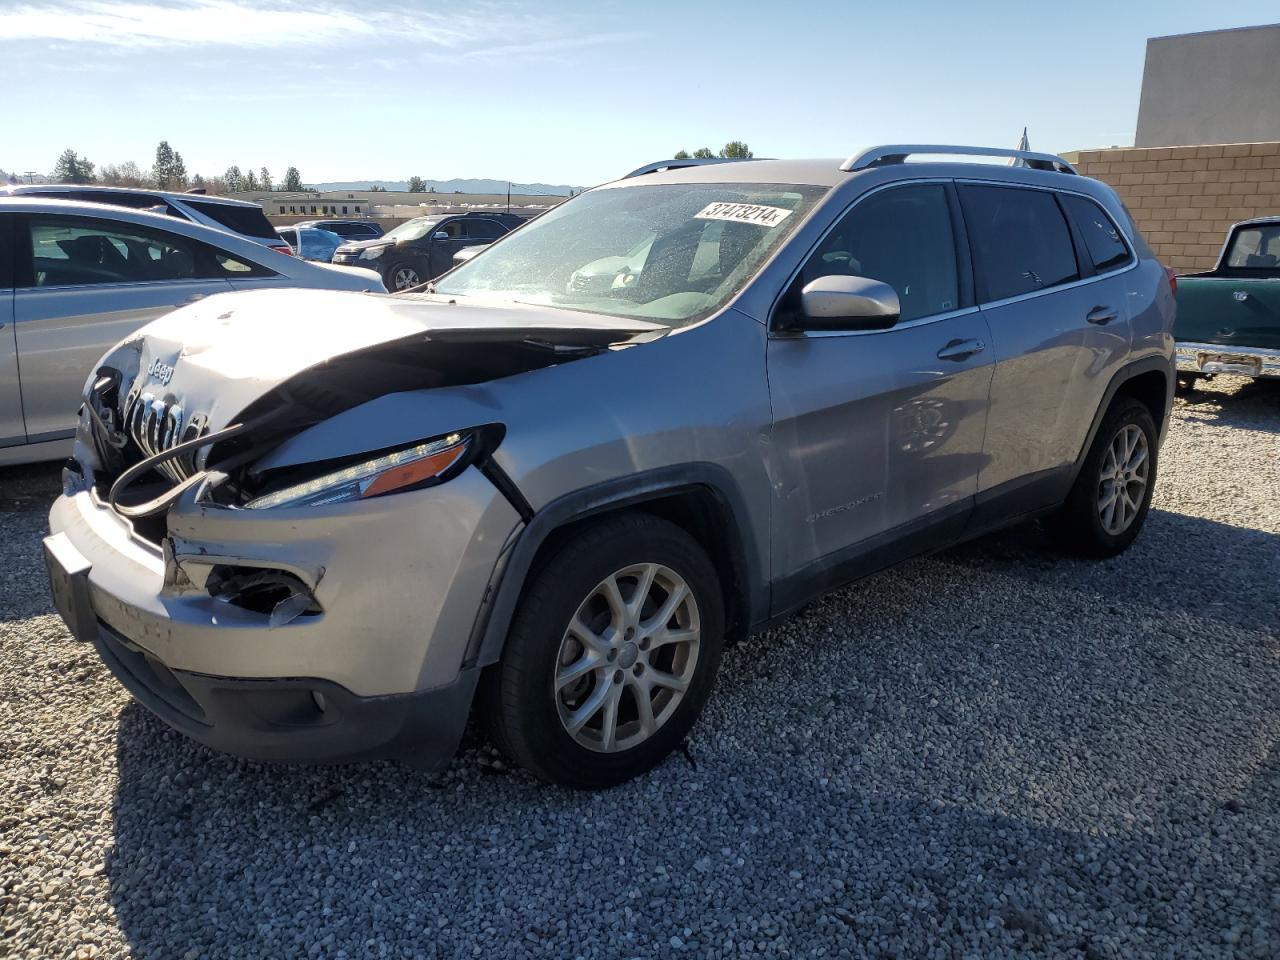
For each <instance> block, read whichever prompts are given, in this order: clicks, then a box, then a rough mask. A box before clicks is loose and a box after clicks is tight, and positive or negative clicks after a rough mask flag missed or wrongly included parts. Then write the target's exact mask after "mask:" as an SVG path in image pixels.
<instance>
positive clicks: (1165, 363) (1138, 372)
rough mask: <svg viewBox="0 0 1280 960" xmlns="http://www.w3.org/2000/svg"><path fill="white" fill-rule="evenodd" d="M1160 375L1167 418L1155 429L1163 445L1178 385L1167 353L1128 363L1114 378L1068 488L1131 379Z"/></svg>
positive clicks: (1085, 439)
mask: <svg viewBox="0 0 1280 960" xmlns="http://www.w3.org/2000/svg"><path fill="white" fill-rule="evenodd" d="M1153 372H1154V373H1161V374H1164V378H1165V402H1164V417H1163V418H1162V419H1161V421H1160V423H1158V424H1156V427H1157V428H1158V429H1159V431H1160V442H1161V443H1163V442H1164V437H1165V434H1166V432H1167V431H1168V428H1169V417H1170V415H1171V414H1172V412H1173V391H1174V387H1175V386H1176V383H1177V376H1176V371H1175V365H1174V362H1173V358H1172V357H1169V356H1165V355H1164V354H1156V355H1153V356H1148V357H1142V358H1140V359H1138V360H1134V361H1132V362H1130V363H1127V364H1125V365H1124V366H1123V367H1121V368H1120V369H1119V370H1117V371H1116V372H1115V374H1114V375H1113V376H1112V377H1111V381H1110V383H1108V384H1107V389H1106V392H1105V393H1104V394H1103V395H1102V402H1101V403H1100V404H1098V409H1097V410H1095V411H1094V414H1093V422H1092V423H1091V424H1089V432H1088V434H1086V435H1085V438H1084V445H1083V446H1082V447H1081V448H1080V453H1079V454H1078V455H1077V456H1076V462H1075V465H1074V466H1073V467H1072V468H1071V484H1068V485H1067V489H1070V488H1071V485H1072V484H1074V483H1075V482H1076V478H1077V477H1079V475H1080V471H1081V469H1082V468H1083V467H1084V461H1085V458H1086V457H1087V456H1089V450H1090V448H1091V447H1092V446H1093V441H1094V438H1095V437H1096V436H1097V435H1098V428H1099V427H1101V426H1102V418H1103V417H1105V416H1106V415H1107V411H1108V410H1110V409H1111V403H1112V401H1113V400H1115V398H1116V394H1117V393H1119V392H1120V388H1121V387H1123V386H1124V385H1125V384H1126V383H1128V382H1129V381H1130V380H1133V379H1134V378H1135V377H1140V376H1142V375H1143V374H1144V373H1153Z"/></svg>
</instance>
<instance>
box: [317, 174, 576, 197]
mask: <svg viewBox="0 0 1280 960" xmlns="http://www.w3.org/2000/svg"><path fill="white" fill-rule="evenodd" d="M374 186H378V187H382V188H383V189H385V190H407V189H408V188H409V181H407V180H341V181H335V182H332V183H313V184H309V187H310V189H312V190H364V191H368V190H369V188H370V187H374ZM427 186H429V187H430V188H431V189H432V190H433V191H435V192H436V193H506V192H507V181H506V180H478V179H465V178H463V179H456V180H430V179H428V180H427ZM581 189H582V188H581V187H571V186H569V185H568V184H564V183H555V184H553V183H512V184H511V192H512V193H513V194H516V193H518V194H523V195H526V196H527V195H535V196H547V197H567V196H568V195H569V191H570V190H572V191H573V192H575V193H576V192H578V191H579V190H581Z"/></svg>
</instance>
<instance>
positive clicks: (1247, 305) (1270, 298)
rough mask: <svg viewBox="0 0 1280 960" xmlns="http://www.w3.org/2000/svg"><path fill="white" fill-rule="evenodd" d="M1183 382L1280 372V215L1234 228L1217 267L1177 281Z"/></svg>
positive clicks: (1176, 326)
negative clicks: (1223, 375) (1226, 374)
mask: <svg viewBox="0 0 1280 960" xmlns="http://www.w3.org/2000/svg"><path fill="white" fill-rule="evenodd" d="M1173 335H1174V338H1175V339H1176V340H1177V344H1178V347H1177V349H1178V380H1179V382H1180V383H1181V385H1183V386H1187V387H1189V386H1192V385H1194V383H1195V381H1196V380H1197V379H1199V378H1200V377H1212V376H1213V375H1214V374H1217V373H1234V374H1239V375H1241V376H1246V377H1280V217H1262V218H1259V219H1256V220H1243V221H1241V222H1240V223H1237V224H1236V225H1235V226H1233V227H1232V228H1231V229H1230V230H1229V231H1228V232H1227V240H1226V243H1224V244H1223V245H1222V253H1221V254H1220V255H1219V256H1218V265H1217V266H1216V267H1214V268H1213V269H1212V270H1210V271H1209V272H1208V273H1194V274H1187V275H1185V276H1181V277H1179V278H1178V319H1177V321H1176V322H1175V323H1174V326H1173Z"/></svg>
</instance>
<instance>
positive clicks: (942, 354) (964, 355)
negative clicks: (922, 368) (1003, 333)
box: [938, 340, 987, 360]
mask: <svg viewBox="0 0 1280 960" xmlns="http://www.w3.org/2000/svg"><path fill="white" fill-rule="evenodd" d="M985 349H987V345H986V344H985V343H983V342H982V341H981V340H952V341H951V342H950V343H948V344H947V345H946V346H945V347H943V348H942V349H941V350H939V351H938V359H939V360H966V359H968V358H969V357H972V356H973V355H974V354H975V353H981V352H982V351H983V350H985Z"/></svg>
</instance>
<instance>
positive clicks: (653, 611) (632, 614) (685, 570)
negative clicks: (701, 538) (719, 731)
mask: <svg viewBox="0 0 1280 960" xmlns="http://www.w3.org/2000/svg"><path fill="white" fill-rule="evenodd" d="M723 631H724V613H723V600H722V598H721V594H720V585H719V582H718V579H717V577H716V572H715V568H714V566H713V565H712V564H711V561H710V560H709V559H708V558H707V555H706V554H705V553H704V552H703V550H702V548H701V547H700V546H699V545H698V544H697V542H696V541H694V540H693V539H692V538H691V537H690V536H689V535H688V534H686V533H685V532H684V531H683V530H681V529H680V528H679V527H676V526H675V525H673V524H671V523H668V522H666V521H665V520H661V519H658V518H656V517H651V516H648V515H645V514H627V515H623V516H619V517H615V518H610V519H608V520H604V521H601V522H599V523H597V524H595V525H593V526H591V527H589V528H587V529H585V530H584V531H583V532H582V533H581V534H579V535H578V536H576V537H574V538H573V539H572V540H569V541H567V542H566V543H564V544H563V545H562V546H560V547H559V548H558V549H556V550H555V552H554V553H553V554H552V555H551V556H550V557H549V558H548V559H547V561H546V563H545V564H543V565H542V566H541V567H540V569H539V570H538V571H537V572H536V573H535V575H534V577H533V579H532V581H531V582H530V584H529V586H528V588H527V590H526V592H525V595H524V598H523V599H522V600H521V603H520V607H519V609H518V610H517V612H516V616H515V619H514V620H513V623H512V627H511V632H510V634H509V636H508V638H507V644H506V649H505V650H504V652H503V656H502V660H501V661H500V662H499V663H498V664H497V665H496V666H495V667H494V668H493V669H492V670H491V672H490V675H489V676H488V677H487V678H486V685H487V688H486V691H485V694H486V701H487V702H486V705H485V713H486V717H487V721H488V724H489V727H490V731H491V733H492V734H493V738H494V740H495V742H496V743H497V744H498V746H499V748H500V749H501V750H502V751H503V752H504V753H506V754H507V755H508V756H509V757H510V758H511V759H512V760H514V761H515V762H517V763H519V764H520V765H522V766H524V767H526V768H527V769H529V770H531V771H532V772H533V773H535V774H537V775H538V776H539V777H541V778H543V779H544V780H548V781H551V782H553V783H559V784H563V785H565V786H571V787H579V788H586V789H599V788H603V787H609V786H613V785H615V784H618V783H622V782H623V781H625V780H629V779H631V778H632V777H635V776H637V775H639V774H641V773H643V772H645V771H646V770H648V769H649V768H651V767H653V766H654V765H655V764H657V763H659V762H660V761H661V760H662V759H663V758H664V757H665V756H666V755H667V754H668V753H670V752H671V751H672V750H673V749H674V748H675V747H676V746H678V745H679V743H680V742H681V741H682V740H683V739H684V737H685V736H686V734H687V733H688V732H689V729H690V728H691V727H692V726H693V724H694V721H695V720H697V718H698V715H699V714H700V713H701V712H702V707H703V705H704V704H705V703H706V700H707V697H708V696H709V695H710V693H711V687H712V684H713V682H714V679H715V673H716V669H717V667H718V665H719V661H720V648H721V643H722V638H723Z"/></svg>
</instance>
